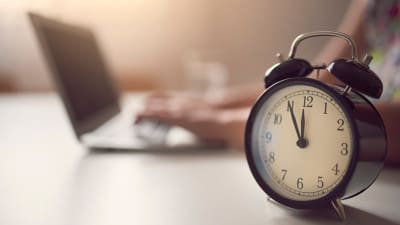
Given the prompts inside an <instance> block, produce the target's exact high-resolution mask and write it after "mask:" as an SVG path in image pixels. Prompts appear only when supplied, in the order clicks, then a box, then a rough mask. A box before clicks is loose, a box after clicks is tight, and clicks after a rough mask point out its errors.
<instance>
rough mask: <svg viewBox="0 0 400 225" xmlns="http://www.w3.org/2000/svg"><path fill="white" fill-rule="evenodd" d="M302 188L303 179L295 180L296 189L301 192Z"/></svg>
mask: <svg viewBox="0 0 400 225" xmlns="http://www.w3.org/2000/svg"><path fill="white" fill-rule="evenodd" d="M303 186H304V184H303V178H302V177H300V178H299V179H297V188H298V189H300V190H301V189H303Z"/></svg>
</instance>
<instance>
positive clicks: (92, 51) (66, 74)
mask: <svg viewBox="0 0 400 225" xmlns="http://www.w3.org/2000/svg"><path fill="white" fill-rule="evenodd" d="M28 15H29V19H30V21H31V22H32V25H33V29H34V32H35V34H36V36H37V39H38V41H39V43H40V46H41V48H42V50H43V54H44V56H45V59H46V61H47V64H48V67H49V69H50V73H51V74H52V76H53V78H54V81H55V84H56V87H57V91H58V93H59V95H60V96H61V99H62V101H63V103H64V106H65V108H66V111H67V114H68V117H69V120H70V122H71V125H72V127H73V130H74V132H75V135H76V137H77V138H78V140H79V141H80V142H81V143H82V144H84V145H85V146H87V147H89V148H93V149H133V150H162V149H179V148H193V147H195V148H199V147H202V148H203V147H206V146H207V144H205V143H202V142H200V141H199V140H198V139H197V138H196V136H195V135H194V134H192V133H190V132H189V131H187V130H185V129H183V128H180V127H175V126H172V127H171V126H168V125H166V124H162V123H159V122H157V121H142V122H140V123H139V124H137V125H135V124H134V118H135V116H134V114H133V112H132V113H129V112H126V111H124V110H121V106H120V99H119V94H118V92H117V90H116V88H115V87H114V84H113V81H112V79H111V76H110V73H109V72H108V70H107V67H106V65H105V63H104V61H103V58H102V57H101V52H100V49H99V47H98V45H97V42H96V38H95V36H94V34H93V33H92V31H91V30H90V29H88V28H85V27H81V26H76V25H70V24H65V23H62V22H59V21H56V20H53V19H50V18H46V17H43V16H41V15H38V14H35V13H31V12H30V13H28Z"/></svg>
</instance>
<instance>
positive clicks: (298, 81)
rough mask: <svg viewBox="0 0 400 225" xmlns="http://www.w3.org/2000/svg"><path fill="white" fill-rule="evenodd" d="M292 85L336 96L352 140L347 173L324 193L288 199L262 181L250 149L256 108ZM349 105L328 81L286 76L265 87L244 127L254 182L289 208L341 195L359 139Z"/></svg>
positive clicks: (315, 204)
mask: <svg viewBox="0 0 400 225" xmlns="http://www.w3.org/2000/svg"><path fill="white" fill-rule="evenodd" d="M293 85H308V86H312V87H315V88H317V89H320V90H321V91H324V92H325V93H327V94H329V96H331V97H332V98H333V99H334V100H335V102H336V103H337V104H338V105H339V107H340V108H341V109H342V111H343V113H344V115H345V116H346V118H347V121H348V123H349V126H350V129H351V134H352V137H351V141H352V145H353V153H352V156H351V157H352V158H351V159H350V162H349V166H348V168H347V171H346V174H345V175H344V176H343V178H342V180H341V181H340V182H339V183H338V184H337V185H336V186H335V187H334V188H333V189H332V190H331V191H330V192H329V193H328V194H327V195H325V196H323V197H321V198H317V199H313V200H309V201H299V200H293V199H288V198H286V197H284V196H282V195H280V194H278V193H277V192H276V191H274V190H273V189H272V188H271V187H270V186H269V185H268V184H267V183H266V182H265V181H264V179H263V178H262V176H261V174H260V172H259V171H258V169H257V167H256V166H255V160H254V157H253V153H252V133H253V132H252V128H253V126H254V122H255V118H256V116H257V114H258V112H259V110H260V109H261V107H262V106H263V104H264V102H265V101H266V100H267V99H268V97H269V96H271V95H272V94H274V93H275V92H277V91H278V90H280V89H281V88H284V87H288V86H293ZM351 107H352V106H351V100H349V99H348V98H346V97H343V96H342V95H340V94H339V93H338V92H337V91H336V90H334V89H333V88H331V87H330V86H328V85H327V84H325V83H322V82H321V81H318V80H315V79H311V78H288V79H285V80H281V81H279V82H277V83H275V84H273V85H272V86H270V87H269V88H267V89H266V90H264V92H263V93H262V94H261V95H260V96H259V97H258V99H257V101H256V103H255V104H254V106H253V107H252V109H251V111H250V115H249V118H248V120H247V124H246V129H245V152H246V158H247V163H248V165H249V167H250V170H251V173H252V175H253V177H254V178H255V180H256V182H257V183H258V185H259V186H260V187H261V189H262V190H263V191H264V192H265V193H266V194H267V195H268V196H269V197H271V198H272V199H274V200H276V201H278V202H280V203H282V204H284V205H287V206H289V207H292V208H316V207H320V206H326V205H328V204H330V202H331V201H332V200H334V199H336V198H341V197H343V195H344V193H345V190H346V187H347V185H348V183H349V182H350V180H351V178H352V176H353V173H354V170H355V167H356V164H357V156H358V153H359V143H358V141H357V138H356V137H358V130H357V126H356V123H355V121H354V118H353V117H351V112H350V109H349V108H351Z"/></svg>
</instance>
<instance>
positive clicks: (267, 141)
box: [265, 131, 272, 143]
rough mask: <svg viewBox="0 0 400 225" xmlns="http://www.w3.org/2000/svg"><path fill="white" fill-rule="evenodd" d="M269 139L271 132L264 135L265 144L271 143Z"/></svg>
mask: <svg viewBox="0 0 400 225" xmlns="http://www.w3.org/2000/svg"><path fill="white" fill-rule="evenodd" d="M271 139H272V134H271V132H269V131H268V132H267V133H266V134H265V142H266V143H270V142H271Z"/></svg>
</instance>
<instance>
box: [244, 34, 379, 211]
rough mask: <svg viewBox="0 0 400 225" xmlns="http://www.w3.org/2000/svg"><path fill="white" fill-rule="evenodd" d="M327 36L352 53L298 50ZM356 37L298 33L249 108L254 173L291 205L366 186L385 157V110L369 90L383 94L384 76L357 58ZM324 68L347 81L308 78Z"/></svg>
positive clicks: (335, 199) (324, 200)
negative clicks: (321, 54) (325, 59)
mask: <svg viewBox="0 0 400 225" xmlns="http://www.w3.org/2000/svg"><path fill="white" fill-rule="evenodd" d="M320 36H328V37H334V38H340V39H343V40H344V41H346V42H347V43H348V45H349V47H350V49H351V53H352V57H351V58H339V59H335V60H334V61H333V62H331V63H329V64H321V65H312V64H311V63H309V62H308V61H307V60H305V59H301V58H296V57H295V55H296V49H297V47H298V46H299V44H300V43H301V42H302V41H303V40H305V39H309V38H314V37H320ZM357 53H358V51H357V47H356V45H355V43H354V41H353V40H352V38H351V37H350V36H349V35H347V34H345V33H341V32H333V31H316V32H310V33H305V34H301V35H299V36H297V37H296V38H295V40H294V41H293V43H292V45H291V48H290V52H289V55H288V59H287V60H283V59H282V57H281V56H280V54H278V58H280V62H279V63H278V64H276V65H274V66H272V67H271V68H270V69H268V70H267V72H266V76H265V79H264V83H265V87H266V89H265V90H264V92H263V93H262V94H261V95H260V96H259V98H258V99H257V101H256V103H255V104H254V106H253V107H252V109H251V112H250V115H249V118H248V120H247V125H246V131H245V147H246V157H247V161H248V164H249V167H250V170H251V172H252V175H253V176H254V178H255V180H256V181H257V183H258V185H259V186H260V187H261V189H262V190H263V191H264V192H265V193H266V194H267V195H268V197H269V198H270V199H273V200H275V201H276V202H278V203H281V204H283V205H286V206H289V207H292V208H320V207H324V206H333V208H334V209H335V211H336V213H337V214H338V216H339V217H340V218H341V219H344V218H345V216H346V215H345V211H344V207H343V205H342V203H341V200H343V199H347V198H351V197H354V196H356V195H358V194H360V193H361V192H363V191H364V190H366V189H367V188H368V187H369V186H370V185H372V183H373V182H374V181H375V179H376V178H377V176H378V174H379V172H380V171H381V169H382V167H383V165H384V160H385V158H386V133H385V127H384V124H383V121H382V118H381V116H380V115H379V113H378V111H377V110H376V108H375V107H374V105H373V104H372V103H371V102H370V101H369V99H368V98H379V97H380V96H381V94H382V82H381V80H380V79H379V78H378V76H377V75H376V74H375V73H374V72H373V71H372V70H371V69H370V68H369V66H368V65H369V63H370V62H371V60H372V57H371V56H369V55H366V56H365V57H364V58H363V59H362V60H360V59H359V58H358V55H357ZM314 70H315V71H317V73H318V74H319V71H320V70H327V71H328V72H329V75H332V76H334V77H335V78H337V79H338V80H339V81H341V83H343V85H332V84H328V83H324V82H322V81H320V80H319V79H318V76H317V79H312V78H308V77H307V75H309V74H310V73H311V72H313V71H314Z"/></svg>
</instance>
